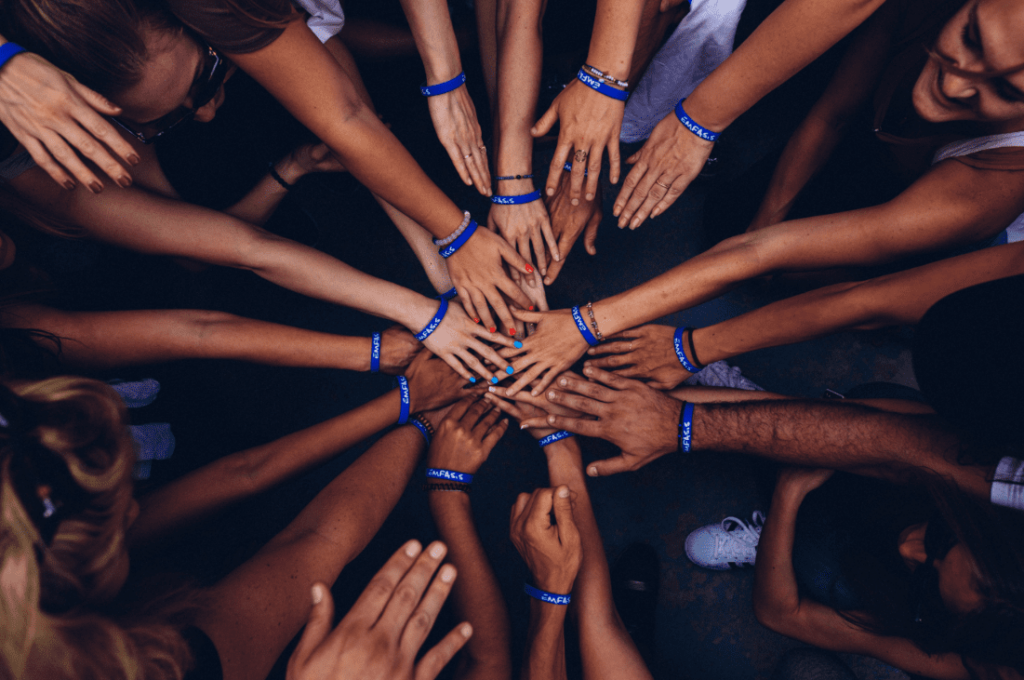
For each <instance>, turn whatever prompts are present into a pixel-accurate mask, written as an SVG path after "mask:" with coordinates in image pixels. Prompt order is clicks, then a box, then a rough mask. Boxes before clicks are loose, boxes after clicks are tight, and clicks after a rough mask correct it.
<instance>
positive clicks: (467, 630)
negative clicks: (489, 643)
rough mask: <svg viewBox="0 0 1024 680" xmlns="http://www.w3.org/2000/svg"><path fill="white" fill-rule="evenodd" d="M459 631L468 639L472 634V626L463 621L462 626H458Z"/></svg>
mask: <svg viewBox="0 0 1024 680" xmlns="http://www.w3.org/2000/svg"><path fill="white" fill-rule="evenodd" d="M459 632H460V633H462V637H464V638H466V639H467V640H468V639H469V638H470V636H471V635H473V626H471V625H469V624H468V623H464V624H462V628H459Z"/></svg>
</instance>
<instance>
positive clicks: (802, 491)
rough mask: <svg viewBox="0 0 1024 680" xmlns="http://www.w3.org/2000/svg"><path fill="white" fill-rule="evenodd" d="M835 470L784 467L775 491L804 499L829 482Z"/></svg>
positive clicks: (780, 472)
mask: <svg viewBox="0 0 1024 680" xmlns="http://www.w3.org/2000/svg"><path fill="white" fill-rule="evenodd" d="M834 473H835V470H829V469H826V468H805V467H784V468H782V469H781V470H780V471H779V479H778V482H776V485H775V490H776V492H778V493H792V494H793V495H795V496H798V497H799V498H803V497H804V496H806V495H807V494H809V493H810V492H812V491H814V490H815V489H817V488H818V487H819V486H821V485H822V484H824V483H825V482H827V481H828V480H829V478H830V477H832V475H833V474H834Z"/></svg>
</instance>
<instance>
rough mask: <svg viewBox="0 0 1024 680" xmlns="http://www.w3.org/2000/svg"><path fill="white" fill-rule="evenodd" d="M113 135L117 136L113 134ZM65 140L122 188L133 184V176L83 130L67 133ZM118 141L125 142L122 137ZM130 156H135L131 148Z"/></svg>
mask: <svg viewBox="0 0 1024 680" xmlns="http://www.w3.org/2000/svg"><path fill="white" fill-rule="evenodd" d="M111 134H115V133H113V132H111ZM64 138H65V139H66V140H67V142H68V143H69V144H71V145H72V146H73V147H75V148H76V149H78V152H79V153H80V154H81V155H83V156H85V157H86V158H88V159H89V160H90V161H92V162H93V163H95V164H96V166H97V167H99V168H100V170H102V171H103V172H104V173H106V174H107V176H108V177H110V178H111V179H112V180H114V181H115V182H117V183H118V184H119V185H120V186H122V187H129V186H131V184H132V176H131V175H130V174H128V171H127V170H125V169H124V166H123V165H121V163H120V162H118V161H117V160H116V159H115V158H114V157H113V156H111V155H110V152H109V151H107V147H105V146H103V144H101V143H100V142H98V141H97V140H96V138H95V137H93V136H92V135H90V134H88V133H86V132H85V130H83V129H81V128H77V129H72V130H70V131H68V132H67V133H65V135H64ZM118 139H121V141H124V140H123V139H122V138H121V137H120V136H118ZM128 151H129V153H130V154H132V155H134V151H132V150H131V147H128Z"/></svg>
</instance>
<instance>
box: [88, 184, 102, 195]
mask: <svg viewBox="0 0 1024 680" xmlns="http://www.w3.org/2000/svg"><path fill="white" fill-rule="evenodd" d="M89 191H91V192H92V193H94V194H98V193H100V192H101V191H103V185H102V184H100V183H99V182H89Z"/></svg>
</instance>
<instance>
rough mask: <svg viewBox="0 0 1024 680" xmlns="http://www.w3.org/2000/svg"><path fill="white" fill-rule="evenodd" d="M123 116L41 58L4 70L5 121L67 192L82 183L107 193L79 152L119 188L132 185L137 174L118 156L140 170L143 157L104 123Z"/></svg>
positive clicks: (1, 114) (0, 118) (20, 60)
mask: <svg viewBox="0 0 1024 680" xmlns="http://www.w3.org/2000/svg"><path fill="white" fill-rule="evenodd" d="M120 113H121V109H120V108H119V107H118V106H115V105H114V104H112V103H110V102H109V101H107V100H106V99H104V98H103V97H101V96H100V95H98V94H96V93H95V92H93V91H92V90H90V89H89V88H87V87H85V86H84V85H82V84H81V83H79V82H78V81H77V80H75V79H74V77H72V76H71V75H69V74H67V73H65V72H64V71H61V70H60V69H59V68H57V67H56V66H54V65H53V64H51V63H50V62H48V61H46V60H45V59H43V58H42V57H39V56H37V55H35V54H28V53H22V54H19V55H16V56H14V57H13V58H12V59H11V60H10V61H9V62H7V64H6V65H5V66H4V68H3V70H2V71H0V122H2V123H3V124H4V125H5V126H6V127H7V129H8V130H10V131H11V134H13V135H14V136H15V138H17V140H18V141H19V142H21V144H22V146H24V147H25V149H26V150H27V151H28V152H29V153H30V154H31V155H32V159H33V160H34V161H35V162H36V164H37V165H38V166H39V167H40V168H42V169H43V170H45V171H46V174H48V175H49V176H50V177H51V178H53V181H54V182H56V183H57V184H60V185H61V186H63V187H64V188H65V189H73V188H74V187H75V179H77V180H78V181H79V182H80V183H82V184H83V185H85V186H87V187H89V189H90V190H91V191H92V192H93V193H99V192H100V191H102V190H103V182H101V181H100V180H99V179H98V178H97V177H96V175H95V174H93V172H92V171H91V170H90V169H89V168H88V167H86V165H85V163H83V162H82V159H80V158H79V157H78V154H77V153H75V151H76V150H77V151H78V152H79V153H81V154H82V155H83V156H85V157H86V158H87V159H88V160H90V161H92V162H93V163H95V164H96V165H97V166H98V167H99V168H100V170H102V171H103V172H105V173H106V174H107V175H108V176H109V177H110V178H111V179H113V180H114V181H115V182H117V183H118V184H119V185H121V186H123V187H127V186H130V185H131V183H132V177H131V175H129V174H128V172H127V171H126V170H125V169H124V167H123V166H122V164H121V163H120V162H119V161H118V160H117V158H115V157H114V156H115V155H116V156H119V157H120V158H121V160H123V161H124V162H125V163H127V164H128V165H137V164H138V163H139V160H140V159H139V155H138V154H137V153H135V150H134V149H132V146H131V144H129V143H128V142H127V141H125V139H124V138H123V137H122V136H121V135H120V134H118V132H117V130H115V129H114V127H113V126H112V125H111V124H110V123H109V122H107V120H106V119H105V118H104V116H117V115H120ZM111 151H113V154H111V153H110V152H111ZM69 173H70V174H69ZM72 175H73V176H74V179H72Z"/></svg>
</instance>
